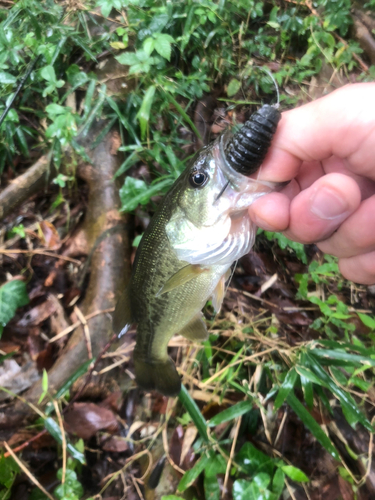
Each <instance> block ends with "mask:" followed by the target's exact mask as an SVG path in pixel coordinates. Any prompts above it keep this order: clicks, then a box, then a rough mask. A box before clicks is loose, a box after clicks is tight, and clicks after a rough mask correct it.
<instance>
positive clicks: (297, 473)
mask: <svg viewBox="0 0 375 500" xmlns="http://www.w3.org/2000/svg"><path fill="white" fill-rule="evenodd" d="M281 470H282V471H283V472H285V474H286V475H287V476H289V477H290V479H292V480H293V481H296V482H297V483H307V482H308V481H309V478H308V477H307V476H306V474H305V473H304V472H302V471H301V469H298V467H294V466H293V465H283V466H282V467H281Z"/></svg>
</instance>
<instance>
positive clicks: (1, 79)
mask: <svg viewBox="0 0 375 500" xmlns="http://www.w3.org/2000/svg"><path fill="white" fill-rule="evenodd" d="M16 82H17V78H16V77H15V76H13V75H11V74H10V73H7V72H6V71H0V83H2V84H7V83H16Z"/></svg>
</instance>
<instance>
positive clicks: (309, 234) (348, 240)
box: [249, 83, 375, 284]
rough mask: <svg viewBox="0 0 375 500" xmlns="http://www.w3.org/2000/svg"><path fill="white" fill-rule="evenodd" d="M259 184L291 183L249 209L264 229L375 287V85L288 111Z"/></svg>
mask: <svg viewBox="0 0 375 500" xmlns="http://www.w3.org/2000/svg"><path fill="white" fill-rule="evenodd" d="M259 179H262V180H269V181H278V182H281V181H286V180H289V179H293V180H292V181H291V182H290V184H289V185H288V186H287V187H286V188H285V189H284V190H283V191H282V192H281V193H271V194H269V195H266V196H264V197H262V198H259V199H258V200H257V201H256V202H254V204H253V205H252V206H251V207H250V209H249V213H250V217H251V219H252V220H253V221H254V222H255V223H256V224H257V225H258V226H259V227H261V228H263V229H266V230H268V231H283V232H284V234H285V235H286V236H287V237H288V238H290V239H292V240H295V241H299V242H301V243H317V246H318V247H319V248H320V249H321V250H322V251H323V252H325V253H329V254H332V255H335V256H337V257H338V258H339V267H340V270H341V272H342V274H343V276H344V277H345V278H347V279H350V280H352V281H355V282H357V283H363V284H373V283H375V83H362V84H354V85H348V86H346V87H343V88H341V89H339V90H336V91H335V92H333V93H332V94H329V95H328V96H326V97H323V98H321V99H318V100H316V101H314V102H311V103H309V104H306V105H304V106H301V107H299V108H296V109H293V110H291V111H287V112H285V113H283V115H282V119H281V121H280V123H279V126H278V129H277V132H276V134H275V137H274V139H273V142H272V146H271V149H270V151H269V152H268V154H267V157H266V159H265V161H264V163H263V166H262V168H261V171H260V173H259Z"/></svg>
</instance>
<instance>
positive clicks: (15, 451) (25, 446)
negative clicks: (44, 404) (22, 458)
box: [4, 429, 47, 458]
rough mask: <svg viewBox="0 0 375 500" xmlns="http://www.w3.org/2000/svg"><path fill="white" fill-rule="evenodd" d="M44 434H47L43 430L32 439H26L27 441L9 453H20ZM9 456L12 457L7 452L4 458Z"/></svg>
mask: <svg viewBox="0 0 375 500" xmlns="http://www.w3.org/2000/svg"><path fill="white" fill-rule="evenodd" d="M45 434H47V431H46V429H43V430H42V431H40V432H38V434H35V436H33V437H32V438H30V439H28V440H27V441H25V442H24V443H22V444H20V445H19V446H17V447H16V448H13V449H12V450H11V451H12V452H13V453H18V452H19V451H22V450H23V449H24V448H27V447H28V446H29V444H31V443H33V442H34V441H37V440H38V439H39V438H40V437H42V436H44V435H45ZM10 456H12V455H11V453H10V451H7V452H5V453H4V458H7V457H10Z"/></svg>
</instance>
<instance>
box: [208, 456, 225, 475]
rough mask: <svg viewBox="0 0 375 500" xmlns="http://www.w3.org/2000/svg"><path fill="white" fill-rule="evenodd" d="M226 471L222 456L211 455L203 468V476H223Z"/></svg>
mask: <svg viewBox="0 0 375 500" xmlns="http://www.w3.org/2000/svg"><path fill="white" fill-rule="evenodd" d="M226 469H227V462H226V460H225V458H224V457H223V455H220V454H217V455H214V454H213V453H212V454H211V459H210V461H209V463H208V465H207V467H206V468H205V471H204V473H205V475H206V476H207V477H212V476H215V477H216V476H217V475H218V474H224V472H225V471H226Z"/></svg>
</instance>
